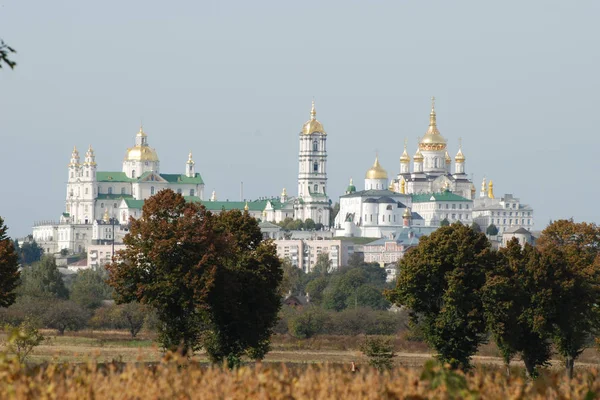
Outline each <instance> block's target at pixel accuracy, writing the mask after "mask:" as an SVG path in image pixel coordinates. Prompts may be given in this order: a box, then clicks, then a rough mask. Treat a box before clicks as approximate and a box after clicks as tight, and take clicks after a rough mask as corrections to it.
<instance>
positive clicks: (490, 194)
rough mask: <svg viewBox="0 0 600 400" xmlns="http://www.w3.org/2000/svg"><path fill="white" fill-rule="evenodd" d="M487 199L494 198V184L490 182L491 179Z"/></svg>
mask: <svg viewBox="0 0 600 400" xmlns="http://www.w3.org/2000/svg"><path fill="white" fill-rule="evenodd" d="M488 197H489V198H490V199H493V198H495V197H494V182H492V180H491V179H490V183H489V184H488Z"/></svg>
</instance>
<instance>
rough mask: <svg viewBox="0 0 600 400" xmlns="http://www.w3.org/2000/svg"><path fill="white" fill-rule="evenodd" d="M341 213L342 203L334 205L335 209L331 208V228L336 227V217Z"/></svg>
mask: <svg viewBox="0 0 600 400" xmlns="http://www.w3.org/2000/svg"><path fill="white" fill-rule="evenodd" d="M339 212H340V203H338V202H337V201H336V202H335V204H334V205H333V207H332V208H331V212H330V213H329V226H333V225H334V222H335V217H336V216H337V215H338V213H339Z"/></svg>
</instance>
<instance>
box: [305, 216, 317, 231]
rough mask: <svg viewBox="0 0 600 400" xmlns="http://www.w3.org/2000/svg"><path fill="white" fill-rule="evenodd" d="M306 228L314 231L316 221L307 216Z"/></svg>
mask: <svg viewBox="0 0 600 400" xmlns="http://www.w3.org/2000/svg"><path fill="white" fill-rule="evenodd" d="M304 228H305V229H306V230H307V231H314V230H315V221H313V220H312V219H311V218H307V219H305V220H304Z"/></svg>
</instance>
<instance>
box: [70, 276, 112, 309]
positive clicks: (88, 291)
mask: <svg viewBox="0 0 600 400" xmlns="http://www.w3.org/2000/svg"><path fill="white" fill-rule="evenodd" d="M106 278H107V276H106V274H105V273H103V272H102V271H96V270H92V269H86V270H83V271H79V272H78V273H77V276H76V277H75V281H74V282H73V287H72V288H71V300H73V301H74V302H75V303H77V304H79V305H80V306H82V307H85V308H89V309H94V308H98V307H100V305H101V304H102V301H103V300H106V299H110V298H111V295H112V288H111V287H110V286H108V284H107V283H106Z"/></svg>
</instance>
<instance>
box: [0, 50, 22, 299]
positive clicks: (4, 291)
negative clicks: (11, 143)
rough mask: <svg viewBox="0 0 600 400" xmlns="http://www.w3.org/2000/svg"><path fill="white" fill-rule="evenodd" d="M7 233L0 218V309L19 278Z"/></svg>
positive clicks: (9, 296)
mask: <svg viewBox="0 0 600 400" xmlns="http://www.w3.org/2000/svg"><path fill="white" fill-rule="evenodd" d="M0 43H1V42H0ZM0 49H1V47H0ZM0 57H1V53H0ZM1 60H2V59H1V58H0V61H1ZM0 66H1V63H0ZM7 231H8V228H7V227H6V225H5V224H4V219H2V217H0V307H8V306H10V305H11V304H13V303H14V302H15V299H16V293H15V289H16V288H17V286H18V284H19V276H20V274H19V256H18V255H17V252H16V251H15V246H14V245H13V242H12V240H10V238H9V237H8V236H7V234H6V232H7Z"/></svg>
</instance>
